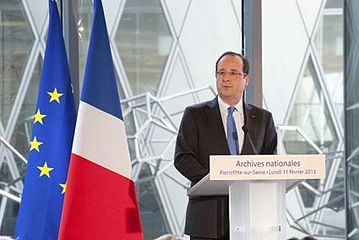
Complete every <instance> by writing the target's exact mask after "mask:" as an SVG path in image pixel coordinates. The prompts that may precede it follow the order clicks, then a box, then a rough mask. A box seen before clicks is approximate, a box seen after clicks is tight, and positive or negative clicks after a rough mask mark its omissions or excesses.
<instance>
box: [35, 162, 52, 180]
mask: <svg viewBox="0 0 359 240" xmlns="http://www.w3.org/2000/svg"><path fill="white" fill-rule="evenodd" d="M37 168H38V169H39V170H40V171H41V172H40V177H41V176H44V175H46V176H47V177H49V178H50V171H52V170H54V169H53V168H50V167H48V166H47V162H45V163H44V166H42V167H37Z"/></svg>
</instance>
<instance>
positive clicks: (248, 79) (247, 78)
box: [244, 73, 251, 87]
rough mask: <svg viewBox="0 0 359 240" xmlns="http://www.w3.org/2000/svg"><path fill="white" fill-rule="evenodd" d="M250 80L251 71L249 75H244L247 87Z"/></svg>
mask: <svg viewBox="0 0 359 240" xmlns="http://www.w3.org/2000/svg"><path fill="white" fill-rule="evenodd" d="M250 80H251V76H250V75H249V73H248V75H246V76H245V77H244V81H246V87H247V86H248V84H249V81H250Z"/></svg>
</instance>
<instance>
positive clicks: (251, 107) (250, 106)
mask: <svg viewBox="0 0 359 240" xmlns="http://www.w3.org/2000/svg"><path fill="white" fill-rule="evenodd" d="M246 108H247V110H248V111H250V112H253V113H260V114H263V115H272V113H271V112H270V111H268V110H266V109H264V108H261V107H258V106H256V105H253V104H250V103H246Z"/></svg>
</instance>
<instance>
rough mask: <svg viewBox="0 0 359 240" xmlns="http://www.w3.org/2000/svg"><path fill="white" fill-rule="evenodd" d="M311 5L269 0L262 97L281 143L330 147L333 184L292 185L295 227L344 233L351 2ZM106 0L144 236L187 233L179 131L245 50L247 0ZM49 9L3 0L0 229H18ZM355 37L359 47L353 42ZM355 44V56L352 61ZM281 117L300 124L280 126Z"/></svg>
mask: <svg viewBox="0 0 359 240" xmlns="http://www.w3.org/2000/svg"><path fill="white" fill-rule="evenodd" d="M78 2H79V9H78V12H79V19H78V34H79V62H80V66H79V75H80V77H79V80H74V81H79V82H80V83H81V81H82V78H83V72H84V68H85V63H86V56H87V48H88V40H89V36H90V32H91V26H92V17H93V13H92V11H93V9H92V0H79V1H78ZM307 2H308V1H301V0H298V1H295V3H294V1H288V0H278V1H262V3H263V13H264V16H263V21H264V22H263V28H264V29H263V33H264V34H263V45H264V46H263V49H264V54H263V55H264V58H263V67H264V71H263V75H264V76H263V81H264V82H263V84H264V91H263V98H264V99H265V106H266V107H267V108H268V109H269V110H270V111H271V112H272V113H273V116H274V118H275V121H276V125H277V126H278V132H279V135H280V136H282V138H281V140H282V146H283V149H284V151H283V152H285V153H317V152H323V153H324V154H326V156H327V179H326V180H325V181H316V180H312V181H306V182H303V184H301V185H300V186H299V187H298V188H296V189H295V190H294V191H292V193H289V194H288V199H289V200H290V201H288V202H289V204H288V205H289V206H288V207H289V208H288V216H289V217H288V222H289V225H290V226H291V227H292V229H293V231H294V233H298V234H299V233H300V234H303V235H307V234H308V233H309V234H313V235H315V236H316V237H318V238H319V239H328V238H329V237H330V239H343V238H344V236H345V227H346V226H345V222H344V212H345V210H344V156H343V150H344V137H343V136H344V133H343V132H344V130H343V129H344V111H343V109H344V108H343V105H344V102H343V97H344V95H343V53H345V52H343V12H342V9H343V6H342V1H340V0H321V1H313V2H312V1H311V3H310V4H307ZM347 2H349V0H348V1H347ZM103 4H104V10H105V15H106V19H107V26H108V31H109V35H110V42H111V47H112V54H113V59H114V65H115V71H116V76H117V80H118V83H119V84H118V87H119V92H120V96H121V99H122V101H123V105H122V107H123V111H124V117H125V124H126V131H127V135H128V141H129V146H130V153H131V159H132V161H133V170H134V172H133V177H134V179H135V180H136V186H137V194H138V199H139V206H140V210H141V219H142V224H143V228H144V232H145V239H154V238H156V237H158V236H160V235H162V234H166V233H173V234H175V235H182V234H183V230H184V219H185V211H186V202H187V197H186V189H187V187H188V180H187V179H185V178H184V177H182V176H181V175H180V174H179V173H178V172H177V171H176V170H175V169H174V168H173V164H172V161H173V152H174V144H175V138H176V131H177V128H178V124H179V121H180V119H181V116H182V113H183V110H184V108H185V106H187V105H190V104H193V103H197V102H200V101H204V100H208V99H209V98H212V97H213V96H214V95H215V91H214V90H213V89H214V83H215V79H214V63H215V60H216V59H217V57H218V56H219V55H220V54H221V53H223V52H224V51H227V50H234V51H237V52H240V49H241V48H242V43H241V35H242V32H241V26H242V23H241V14H242V13H241V1H231V0H228V1H227V0H225V1H222V0H218V1H208V0H196V1H190V0H183V1H163V0H122V1H109V0H108V1H103ZM276 4H278V6H276ZM203 6H205V8H204V7H203ZM348 9H349V8H348ZM213 16H221V17H220V18H214V17H213ZM276 16H277V18H276ZM46 17H47V0H27V1H20V0H3V1H0V59H1V60H0V74H1V78H0V136H1V143H0V200H1V202H0V204H1V205H0V223H1V229H0V235H8V236H12V235H13V231H14V227H15V221H16V216H17V211H18V207H19V203H18V202H19V197H20V196H21V191H22V180H23V179H22V177H23V175H24V171H25V168H26V164H25V162H24V160H23V158H25V159H26V157H27V151H28V146H29V138H30V136H31V122H32V115H33V114H34V110H35V109H34V108H35V101H36V98H37V91H38V84H39V79H40V72H41V68H42V59H43V53H44V47H45V46H44V43H45V38H46V31H47V18H46ZM283 19H285V21H283ZM280 24H286V25H284V26H282V25H280ZM348 26H351V25H350V24H348ZM352 26H356V25H355V24H353V25H352ZM353 28H354V27H353ZM266 31H268V34H266ZM349 32H355V30H350V31H349ZM350 36H351V35H350ZM275 37H278V39H276V38H275ZM290 37H292V38H290ZM351 37H353V39H355V36H351ZM348 43H350V44H353V46H354V43H355V40H351V41H348ZM268 49H271V50H272V51H273V52H270V51H269V52H267V51H268ZM352 49H353V48H351V50H348V49H347V50H346V51H347V53H346V54H347V55H349V56H352V58H351V59H354V60H351V61H352V63H353V64H354V63H355V62H356V61H355V56H354V55H351V53H352V52H353V50H352ZM267 56H269V57H267ZM353 56H354V57H353ZM354 73H355V71H354V70H353V68H348V70H347V74H348V75H350V74H351V75H350V76H351V77H352V78H351V79H352V80H351V81H349V80H348V82H347V83H346V86H347V87H346V89H347V91H348V93H350V94H351V95H350V96H352V98H350V99H349V98H348V99H347V103H346V105H347V110H346V114H348V116H347V119H346V124H347V126H346V132H347V134H348V136H347V138H346V139H347V141H348V144H347V145H346V148H347V153H349V155H348V156H347V158H348V159H350V161H348V164H349V165H348V166H350V168H348V169H349V171H348V172H349V175H348V186H349V187H350V189H351V190H352V191H351V192H350V193H351V194H350V197H351V198H350V199H351V200H350V201H351V202H350V204H351V205H350V212H348V219H349V220H348V221H349V222H350V223H351V225H350V228H349V230H350V231H352V232H353V233H352V234H353V236H356V235H355V234H356V233H355V231H356V230H355V229H356V227H357V225H358V224H357V217H356V212H355V209H356V208H355V206H356V195H355V194H356V193H355V189H356V185H355V184H356V180H357V177H356V175H357V174H356V172H357V171H356V169H357V168H356V165H355V159H356V157H355V156H356V154H355V153H356V152H357V151H356V149H357V146H356V145H355V143H356V142H357V141H356V140H355V139H356V135H357V134H356V131H355V123H356V122H355V119H356V118H355V117H356V116H357V115H355V114H356V113H357V112H356V109H357V108H356V107H355V106H356V103H357V102H358V100H357V99H356V98H355V96H356V95H357V94H356V92H358V91H356V90H357V88H356V87H355V86H356V85H355V82H356V81H355V76H356V75H355V74H354ZM348 79H350V78H348ZM80 86H81V84H80ZM348 96H349V95H348ZM350 114H352V115H350ZM283 126H291V127H295V128H294V129H296V130H294V131H289V130H282V128H281V127H283ZM283 129H285V128H283ZM15 150H16V151H15ZM7 194H8V195H7ZM4 195H7V196H8V197H4ZM288 199H287V200H288ZM297 213H298V214H297ZM290 233H292V232H290ZM352 239H356V238H355V237H353V238H352Z"/></svg>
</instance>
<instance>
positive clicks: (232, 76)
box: [216, 71, 247, 78]
mask: <svg viewBox="0 0 359 240" xmlns="http://www.w3.org/2000/svg"><path fill="white" fill-rule="evenodd" d="M226 74H228V75H229V77H231V78H235V77H237V76H243V77H245V76H247V73H240V72H236V71H230V72H225V71H219V72H216V76H217V77H219V78H222V77H224V76H225V75H226Z"/></svg>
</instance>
